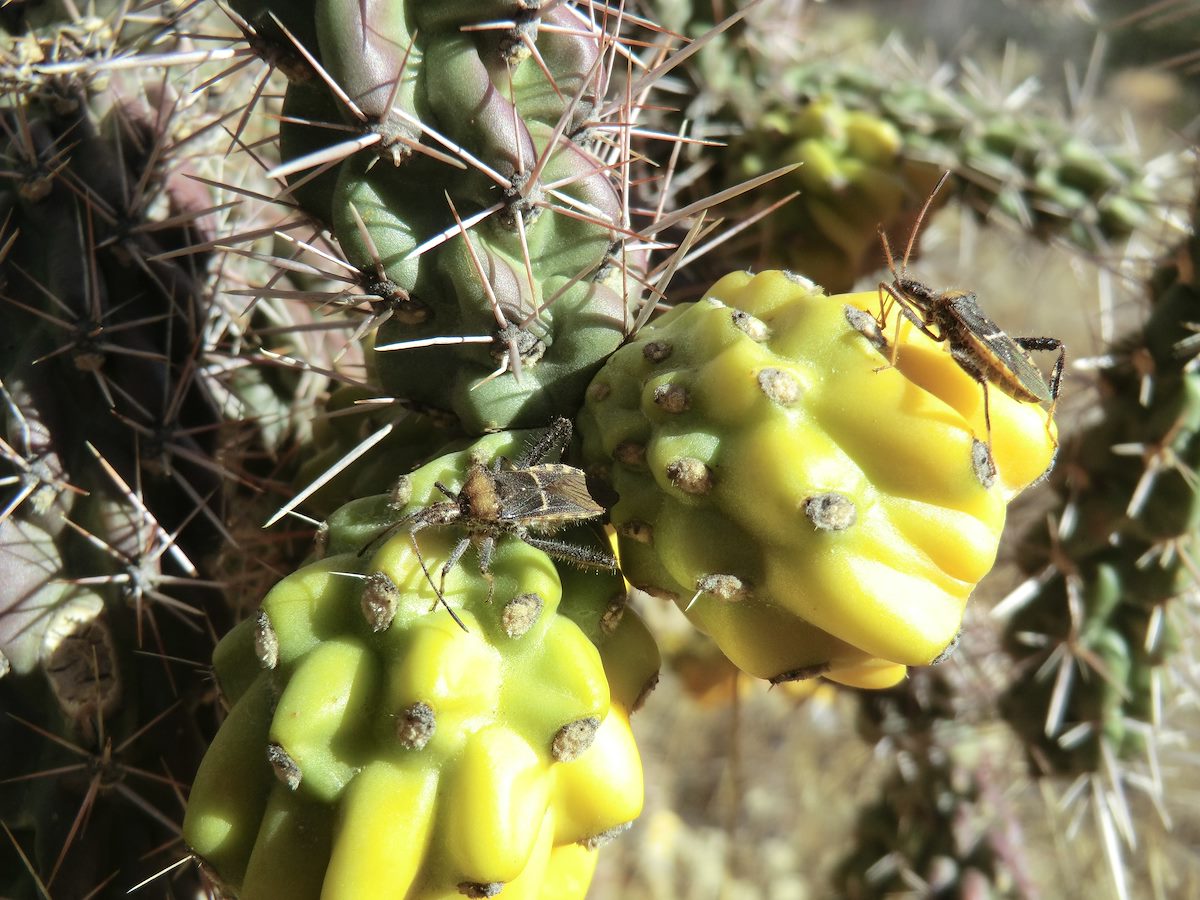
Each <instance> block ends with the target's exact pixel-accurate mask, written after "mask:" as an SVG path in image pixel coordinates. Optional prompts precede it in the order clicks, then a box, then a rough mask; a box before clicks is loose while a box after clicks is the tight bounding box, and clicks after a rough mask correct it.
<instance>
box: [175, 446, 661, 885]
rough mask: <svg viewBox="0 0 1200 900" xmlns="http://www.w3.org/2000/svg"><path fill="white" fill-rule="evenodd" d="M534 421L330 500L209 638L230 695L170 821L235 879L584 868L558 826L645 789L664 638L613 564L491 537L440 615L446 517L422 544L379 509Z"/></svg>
mask: <svg viewBox="0 0 1200 900" xmlns="http://www.w3.org/2000/svg"><path fill="white" fill-rule="evenodd" d="M528 438H529V435H521V434H498V435H493V436H489V437H488V438H485V439H483V440H482V441H480V442H479V443H477V444H476V445H475V446H474V447H472V448H471V449H469V450H464V451H461V452H458V453H454V454H450V455H447V456H442V457H439V458H438V459H436V460H434V461H432V462H430V463H428V464H426V465H425V466H422V467H421V468H420V469H418V470H416V471H415V472H413V473H412V474H411V475H409V476H406V477H405V478H404V479H403V481H404V486H403V490H401V491H393V492H392V493H391V494H389V495H382V496H376V497H369V498H365V499H362V500H357V501H353V502H351V503H349V504H347V505H346V506H343V507H342V508H341V509H339V510H338V511H337V512H335V513H334V514H333V515H332V516H330V518H329V520H328V531H327V543H326V544H325V547H324V555H323V556H321V558H319V559H315V560H313V561H312V562H310V563H309V564H308V565H306V566H305V567H303V568H301V569H300V570H298V571H297V572H295V573H293V574H292V575H289V576H287V577H286V578H284V579H283V581H281V582H280V583H279V584H278V585H276V587H275V588H274V589H272V590H271V592H270V593H269V594H268V595H267V597H266V598H265V599H264V601H263V605H262V610H261V612H260V613H259V615H258V616H257V617H256V618H255V619H253V620H250V621H249V622H247V623H242V625H240V626H238V628H236V629H234V631H232V632H231V633H230V634H229V636H227V637H226V639H225V640H224V641H222V643H221V645H220V646H219V647H218V650H217V653H216V655H215V656H214V664H215V667H216V672H217V676H218V680H219V683H220V684H221V687H222V690H223V692H224V693H225V695H226V698H227V699H228V700H229V702H231V703H232V704H233V708H232V711H231V714H230V717H229V719H228V720H227V721H226V723H225V725H224V726H223V727H222V729H221V731H220V732H219V734H218V736H217V739H216V741H215V742H214V744H213V749H212V751H211V752H210V755H209V756H208V757H206V758H205V761H204V763H203V764H202V766H201V768H200V771H199V773H198V774H197V777H196V781H195V786H194V788H193V792H192V795H191V799H190V801H189V804H188V812H187V817H186V819H185V823H184V837H185V840H186V841H187V842H188V844H189V845H190V846H191V847H192V849H193V850H194V851H195V852H196V853H197V854H198V856H199V857H200V858H201V859H203V860H204V861H205V865H206V866H207V867H208V868H209V869H211V870H212V871H213V872H214V873H215V877H216V878H217V879H218V880H219V881H220V882H221V883H223V884H225V885H227V886H228V887H230V888H231V889H232V890H234V891H236V892H237V894H238V896H240V897H242V898H246V900H252V898H254V897H268V896H269V897H274V896H280V895H281V894H280V891H281V890H282V891H285V892H287V895H288V896H295V897H305V896H313V897H316V896H322V897H365V896H394V897H401V896H403V897H414V898H415V897H433V896H437V897H442V896H453V895H455V894H456V892H461V893H464V894H466V895H467V896H492V894H493V893H494V892H495V891H496V890H499V888H500V887H501V886H503V887H504V892H505V896H508V895H509V893H510V892H511V893H512V895H513V896H529V897H538V896H550V895H549V894H547V893H545V890H546V889H545V887H544V885H545V884H551V883H554V884H568V885H569V884H576V885H579V884H580V883H582V888H580V890H584V889H586V882H587V877H585V875H586V873H588V872H590V868H591V866H592V865H594V853H592V852H591V851H587V852H582V851H580V850H572V849H570V847H569V846H568V845H573V844H577V843H579V842H585V843H588V842H595V841H596V840H597V839H600V838H602V837H603V836H604V835H606V834H608V833H609V832H611V831H612V830H613V829H615V828H617V827H618V826H621V825H623V824H626V823H628V822H629V821H630V820H631V819H632V818H634V817H636V815H637V814H638V812H639V811H640V806H641V791H642V788H641V769H640V764H639V762H638V758H637V752H636V748H635V746H634V744H633V739H632V735H631V733H630V732H629V728H628V719H627V717H628V713H629V711H630V709H631V708H632V707H633V706H634V704H635V703H636V702H637V700H638V698H639V697H640V696H641V695H642V693H643V692H644V691H645V690H646V688H647V686H648V685H649V684H650V683H651V682H652V680H653V677H654V673H655V672H656V670H657V664H658V658H657V653H656V651H655V649H654V644H653V641H652V640H651V639H650V637H649V634H648V632H646V630H645V628H644V626H642V625H641V623H640V622H639V621H638V620H637V617H636V616H635V615H634V614H633V613H632V612H631V611H628V610H625V608H624V603H623V600H624V593H623V585H622V583H621V580H620V578H619V577H618V576H615V575H595V574H581V573H576V572H571V573H568V574H567V575H566V576H560V574H559V572H558V571H557V569H556V568H555V566H554V564H553V563H552V561H551V560H550V559H549V558H548V557H547V556H546V555H545V554H544V553H543V552H541V551H540V550H538V549H536V548H534V547H533V546H531V545H529V544H526V543H523V542H522V541H520V540H518V539H516V538H515V537H501V538H500V539H499V540H498V541H497V544H496V547H495V551H494V554H493V556H492V558H491V561H490V563H491V564H490V574H489V576H488V577H485V574H484V573H483V572H482V571H481V570H480V568H479V565H480V564H479V563H478V562H477V561H476V560H475V559H474V556H473V554H470V553H468V554H467V555H466V556H465V557H463V558H462V559H460V560H458V562H457V563H455V564H453V565H452V566H451V567H450V569H449V570H448V571H447V572H446V577H445V583H444V590H443V591H442V595H443V596H444V603H445V604H448V606H449V608H450V609H453V610H454V617H452V616H451V615H450V614H449V613H448V610H447V608H446V606H445V605H443V603H441V602H439V598H438V593H437V592H436V591H435V589H434V587H433V585H434V584H435V583H439V582H440V581H441V577H440V574H439V573H440V571H441V568H442V565H443V563H444V561H445V560H447V559H448V558H449V554H450V553H451V551H452V550H453V549H454V548H455V546H456V545H457V544H458V541H459V529H458V528H457V527H455V526H451V525H447V526H442V527H430V528H423V529H421V530H420V531H419V533H418V534H416V535H414V537H415V538H416V540H417V541H418V542H419V547H420V557H418V556H417V554H416V553H414V549H413V545H412V542H411V540H410V536H409V534H408V531H407V529H406V528H401V529H400V530H395V529H392V528H391V526H392V524H393V523H395V522H397V521H398V520H399V519H402V518H403V517H404V516H406V515H410V514H413V513H416V512H418V511H420V510H422V509H424V508H426V507H427V506H429V505H430V504H431V503H433V502H437V501H438V500H439V499H440V498H441V494H440V492H439V490H438V484H439V483H440V484H443V485H448V486H456V485H459V484H461V483H462V482H463V480H464V477H465V475H466V473H467V471H468V468H469V467H470V465H471V464H472V461H474V460H477V459H480V458H483V459H489V458H492V457H496V456H498V455H501V454H512V455H515V453H514V451H518V450H519V449H520V447H521V443H522V441H524V440H527V439H528ZM401 495H402V496H401ZM405 498H406V499H405ZM383 533H386V538H384V536H383ZM583 537H584V538H589V536H588V535H586V534H585V535H584V536H583ZM581 539H583V538H581ZM589 539H591V540H595V537H594V536H590V538H589ZM423 569H427V570H428V572H429V573H430V574H428V575H427V574H426V572H425V571H424V570H423ZM455 617H457V620H458V621H456V618H455ZM459 621H461V623H462V625H461V627H460V625H459V624H458V622H459ZM610 683H611V686H612V687H611V689H610ZM231 777H232V778H236V779H238V780H239V783H241V782H242V781H244V782H245V786H244V788H243V789H241V790H238V791H236V792H230V791H229V790H228V784H227V781H228V779H229V778H231ZM589 846H590V844H589ZM585 850H586V848H585ZM564 896H582V893H580V892H576V893H575V894H573V895H570V894H568V895H564Z"/></svg>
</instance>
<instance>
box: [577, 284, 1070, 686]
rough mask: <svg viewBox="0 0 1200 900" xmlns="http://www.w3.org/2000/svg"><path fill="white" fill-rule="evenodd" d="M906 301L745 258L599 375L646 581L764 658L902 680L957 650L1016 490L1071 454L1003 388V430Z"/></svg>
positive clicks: (743, 663)
mask: <svg viewBox="0 0 1200 900" xmlns="http://www.w3.org/2000/svg"><path fill="white" fill-rule="evenodd" d="M884 306H886V307H887V317H886V321H883V322H882V323H881V321H880V319H881V317H882V316H883V310H882V307H884ZM897 316H898V304H895V303H889V304H882V303H881V297H880V294H879V292H877V291H869V292H865V293H859V294H847V295H839V296H834V297H830V296H827V295H826V294H825V293H824V292H823V291H822V290H821V289H820V288H818V287H816V286H814V285H813V284H812V283H811V282H809V281H807V280H806V279H803V278H800V277H798V276H794V275H791V274H790V273H785V272H763V273H761V274H758V275H752V274H750V273H746V272H737V273H734V274H732V275H728V276H726V277H725V278H723V279H721V280H720V281H719V282H718V283H717V284H715V285H714V286H713V287H712V288H711V289H710V290H709V291H708V293H707V294H706V296H705V297H704V298H703V299H702V300H700V301H699V302H697V303H688V304H681V305H679V306H677V307H675V308H674V309H673V310H671V311H670V312H668V313H667V314H665V315H663V316H662V317H661V318H659V319H658V320H656V321H655V322H654V323H652V324H651V325H650V326H649V327H647V328H645V329H643V330H642V332H640V333H639V334H638V336H637V338H636V339H635V340H634V341H631V342H630V343H629V344H627V345H626V346H625V347H623V348H622V349H621V350H620V351H618V352H617V353H616V354H614V356H613V357H612V358H611V359H610V360H609V361H608V363H607V364H606V365H605V367H604V368H603V369H602V370H601V372H600V373H599V374H598V375H597V376H596V378H595V380H594V381H593V382H592V385H591V387H590V388H589V391H588V400H587V405H586V406H585V409H584V411H583V413H582V415H581V417H580V430H581V432H582V434H583V436H584V453H585V457H586V459H587V462H588V465H589V468H590V471H591V473H592V474H594V475H595V476H596V477H597V478H599V479H601V480H606V481H607V482H608V483H609V484H610V485H611V486H612V488H613V489H614V490H615V492H616V494H617V496H618V498H619V499H618V500H617V501H616V503H615V505H614V506H613V508H612V521H613V525H614V526H615V528H616V530H617V533H618V535H619V537H620V547H621V561H622V567H623V569H624V571H625V574H626V577H628V578H629V580H630V582H631V583H633V584H634V585H635V586H637V587H639V588H641V589H643V590H645V591H647V592H649V593H652V594H657V595H659V596H665V597H668V598H670V599H672V600H674V601H675V602H676V603H678V604H679V605H680V607H681V608H684V609H685V610H686V612H687V614H688V617H689V618H690V619H691V620H692V621H693V622H694V623H695V624H696V625H698V626H699V627H700V628H701V629H702V630H703V631H705V632H707V633H708V634H710V635H711V636H713V638H714V639H715V640H716V641H717V643H718V645H719V646H720V647H721V649H722V651H723V652H724V653H725V654H726V655H727V656H728V657H729V658H730V659H731V660H733V661H734V662H735V663H736V664H737V665H738V666H739V667H740V668H742V669H744V670H745V671H747V672H750V673H751V674H754V675H757V676H759V677H763V678H768V679H771V680H772V681H775V682H780V681H787V680H793V679H801V678H806V677H812V676H814V675H820V674H824V675H828V676H829V677H831V678H832V679H834V680H839V681H842V682H844V683H847V684H853V685H858V686H864V687H885V686H888V685H890V684H894V683H895V682H896V681H898V680H899V679H900V678H902V677H903V671H904V670H903V667H904V666H909V665H927V664H929V663H931V662H933V661H935V660H936V659H938V658H939V657H940V656H941V655H942V654H943V653H944V652H945V651H946V650H947V648H949V647H950V646H951V645H952V643H953V641H954V640H955V637H956V635H957V633H958V630H959V627H960V624H961V619H962V613H963V608H964V606H965V604H966V601H967V598H968V597H969V596H970V594H971V591H972V590H973V589H974V587H975V585H976V584H977V583H978V582H979V580H980V579H981V578H982V577H983V576H984V575H985V574H987V572H988V570H989V569H990V568H991V566H992V564H993V562H994V560H995V556H996V549H997V545H998V542H999V539H1000V533H1001V530H1002V529H1003V526H1004V518H1005V507H1006V504H1007V503H1008V501H1009V500H1011V499H1012V497H1013V496H1014V495H1015V494H1016V493H1017V492H1019V491H1020V490H1022V489H1023V488H1024V487H1025V486H1026V485H1028V484H1029V483H1030V482H1032V481H1034V480H1036V479H1037V478H1039V477H1040V476H1041V475H1042V474H1043V473H1044V472H1045V471H1046V470H1047V468H1048V467H1049V466H1050V464H1051V462H1052V461H1053V458H1054V453H1055V450H1056V447H1057V441H1056V437H1055V432H1054V427H1053V423H1052V422H1051V421H1050V417H1049V414H1048V412H1047V411H1046V410H1045V409H1044V408H1042V407H1041V406H1039V405H1037V404H1034V403H1027V402H1021V401H1018V400H1015V399H1013V398H1012V397H1010V396H1008V395H1007V394H1006V393H1005V392H1004V391H1003V390H1001V389H1000V388H999V387H997V386H996V385H995V384H993V385H990V386H989V387H988V388H987V390H988V400H989V401H990V418H991V430H990V435H989V432H988V429H987V428H986V427H985V422H984V388H983V386H981V384H980V383H979V382H978V381H977V380H975V379H974V378H973V377H972V376H971V375H970V374H968V373H967V371H965V370H964V369H963V367H962V366H961V365H960V364H959V362H958V361H956V359H955V357H954V356H952V355H951V353H950V349H951V348H950V346H948V343H947V342H939V341H936V340H933V339H931V338H930V337H928V336H927V335H925V334H923V333H921V331H920V330H918V329H917V328H915V327H913V326H912V324H911V323H910V322H909V321H908V320H907V319H905V320H903V321H901V322H899V323H897ZM897 342H898V343H897ZM893 359H894V363H895V364H894V365H893V364H892V361H893ZM989 437H990V443H991V455H990V456H989V453H988V440H989ZM993 461H994V464H993Z"/></svg>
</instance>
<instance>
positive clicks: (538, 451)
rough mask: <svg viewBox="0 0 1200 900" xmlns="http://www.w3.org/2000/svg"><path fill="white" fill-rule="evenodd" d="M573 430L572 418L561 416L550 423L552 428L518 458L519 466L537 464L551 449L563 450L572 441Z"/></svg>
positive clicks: (526, 466)
mask: <svg viewBox="0 0 1200 900" xmlns="http://www.w3.org/2000/svg"><path fill="white" fill-rule="evenodd" d="M572 431H573V429H572V427H571V420H570V419H567V418H564V417H562V416H559V417H558V418H557V419H555V420H554V421H553V422H552V423H551V424H550V430H549V431H547V432H546V433H545V434H544V435H543V436H542V437H541V439H540V440H538V442H537V443H536V444H534V445H533V446H532V447H530V448H529V449H528V450H526V451H525V453H523V454H522V455H521V456H520V457H518V458H517V463H516V466H517V468H518V469H525V468H528V467H529V466H536V465H537V464H538V463H540V462H541V461H542V460H543V459H545V458H546V455H547V454H548V453H550V451H552V450H555V449H558V450H559V451H562V450H563V449H565V448H566V446H567V444H568V443H570V441H571V434H572Z"/></svg>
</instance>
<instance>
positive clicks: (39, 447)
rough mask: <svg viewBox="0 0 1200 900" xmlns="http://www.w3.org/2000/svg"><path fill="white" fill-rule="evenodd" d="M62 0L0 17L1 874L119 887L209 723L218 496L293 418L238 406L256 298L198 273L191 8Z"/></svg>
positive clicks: (207, 259)
mask: <svg viewBox="0 0 1200 900" xmlns="http://www.w3.org/2000/svg"><path fill="white" fill-rule="evenodd" d="M75 10H76V7H75V5H74V4H69V3H68V4H29V5H28V6H26V5H18V4H14V5H13V6H12V7H6V9H5V10H4V13H3V16H2V18H0V24H2V25H3V27H4V28H5V32H4V35H3V38H2V39H0V83H3V84H4V86H5V90H4V101H3V103H2V104H0V125H2V127H3V138H2V146H0V175H2V177H3V181H2V183H0V335H2V337H0V425H2V426H3V428H2V433H0V437H2V438H3V441H2V443H0V492H2V493H0V571H2V572H3V573H4V574H3V578H0V580H2V581H3V597H2V601H3V602H2V604H0V606H2V609H3V612H2V614H0V698H2V701H0V705H3V706H4V708H5V711H6V715H5V717H4V720H3V722H0V732H2V737H0V747H2V749H0V769H3V771H4V773H5V776H6V783H5V784H3V785H0V815H2V817H3V819H4V822H5V825H6V826H7V828H8V835H6V837H5V839H4V841H3V842H0V843H2V846H0V858H3V860H4V863H3V865H2V866H0V868H2V869H3V871H4V873H5V876H4V879H3V881H2V883H0V892H3V893H5V894H6V895H9V894H11V895H13V896H18V897H21V896H27V895H28V896H33V895H34V894H35V893H36V892H39V891H40V892H41V893H43V894H45V893H46V892H50V893H52V894H54V895H56V896H57V895H78V896H83V895H86V894H89V892H92V891H94V890H96V889H98V887H99V886H100V885H102V884H106V883H110V882H112V881H113V880H114V879H115V880H116V882H117V883H119V884H121V886H122V888H129V887H132V885H133V884H134V883H135V882H136V880H137V878H138V877H140V875H146V874H149V873H150V872H153V871H154V869H155V868H157V867H158V866H159V865H160V864H162V862H163V861H164V860H166V859H169V858H170V851H167V852H166V853H164V852H163V849H164V848H166V847H168V846H169V844H170V842H171V839H172V836H173V835H174V834H177V831H178V820H179V819H180V817H181V815H182V807H181V804H180V796H181V792H182V791H183V790H184V789H185V787H186V783H187V779H188V777H189V776H190V773H191V771H192V770H193V769H194V767H195V765H196V764H197V762H198V760H199V757H200V754H201V753H202V751H203V749H204V745H205V743H206V741H207V737H208V735H207V734H206V733H205V731H206V730H207V729H208V728H211V727H212V725H213V722H212V715H213V712H212V709H211V701H212V697H213V694H212V691H211V685H209V684H206V683H205V682H204V681H203V680H202V679H199V678H195V677H193V675H192V670H191V668H190V667H189V665H188V664H189V663H202V662H203V661H204V660H205V659H206V657H207V656H208V655H209V653H210V652H211V647H212V644H213V638H212V631H213V629H219V628H223V627H224V623H225V622H226V621H227V615H226V614H225V613H224V605H223V604H222V603H221V602H220V598H221V590H222V588H223V587H224V584H223V583H222V581H221V579H220V578H219V577H218V576H217V575H216V574H215V572H216V567H215V566H214V559H215V558H216V556H217V554H218V552H219V550H220V549H221V548H225V549H229V548H231V547H232V546H233V543H234V539H233V536H232V534H231V531H230V529H231V528H232V527H233V526H232V524H231V523H232V522H233V518H234V517H232V516H231V515H229V514H228V510H227V509H226V505H225V504H226V500H227V497H228V495H229V493H230V492H231V491H232V490H234V486H235V485H236V486H238V488H237V489H239V490H244V489H247V488H248V486H249V485H250V484H251V483H253V482H256V481H258V480H260V479H259V478H258V477H256V476H255V475H254V474H253V473H252V472H250V471H248V470H247V469H246V465H248V464H249V465H251V466H258V468H259V471H260V473H262V472H266V471H268V467H269V465H270V464H269V462H265V463H263V464H258V463H255V462H253V461H251V460H250V458H249V457H248V456H247V455H246V452H247V450H248V449H255V451H256V452H257V453H258V454H260V455H261V454H263V453H264V451H268V450H269V449H278V447H279V446H280V445H281V444H282V443H284V442H285V441H284V439H283V438H282V437H281V436H279V437H278V440H274V439H271V438H269V437H268V436H267V429H266V428H265V427H264V428H260V427H259V426H260V425H267V424H270V423H268V419H269V417H270V413H271V411H267V410H264V411H263V415H262V416H260V417H258V418H256V417H248V416H246V415H245V405H244V404H245V401H247V400H250V402H254V401H253V400H251V398H252V397H253V396H254V393H253V389H254V387H255V384H254V383H252V382H254V381H255V380H254V379H250V380H248V379H246V378H245V377H244V375H243V374H241V373H240V372H238V367H236V366H230V365H228V363H229V362H230V361H231V360H232V359H233V358H234V351H233V347H234V344H235V343H236V342H237V341H238V340H240V339H241V338H242V337H243V336H244V333H245V325H246V323H245V322H243V321H239V320H238V319H237V318H236V317H235V316H232V315H230V314H229V312H228V309H227V307H225V306H224V305H223V304H221V303H220V302H215V301H216V300H217V298H216V296H215V294H214V290H213V286H214V284H213V281H212V279H211V278H210V277H209V269H210V266H211V265H212V264H213V262H214V255H213V253H212V252H211V250H212V247H211V245H210V244H208V243H207V241H208V240H209V239H211V237H212V233H211V229H212V228H213V227H214V222H215V221H217V220H219V219H225V218H227V217H229V216H230V215H231V210H230V208H229V207H228V206H217V207H214V206H213V201H212V200H211V197H210V193H211V191H210V188H209V187H208V185H207V184H205V181H206V180H207V179H211V178H212V177H213V176H214V174H215V173H216V170H217V169H219V167H220V162H219V160H220V149H221V146H220V145H221V143H222V142H220V141H218V140H217V137H218V136H219V135H220V134H221V131H220V126H221V124H222V122H224V121H225V120H226V119H227V118H228V113H226V112H224V111H223V110H221V109H220V108H218V105H217V104H218V100H219V98H218V97H217V95H216V94H214V93H209V92H204V91H200V92H196V93H192V92H191V88H192V87H193V86H195V85H197V84H199V83H200V82H201V81H202V80H203V78H204V76H203V75H202V74H200V72H199V71H197V70H196V66H197V65H198V64H200V63H203V62H204V60H205V59H206V56H207V54H206V53H205V52H204V51H198V50H196V49H195V47H194V45H192V44H190V43H189V39H188V37H186V35H194V34H199V33H203V31H204V29H205V20H204V15H203V14H204V12H205V10H203V9H198V8H197V7H196V5H195V4H191V5H189V6H187V7H186V8H179V9H173V10H169V11H164V12H163V13H162V15H161V16H155V15H151V14H149V13H148V12H146V11H142V12H141V13H139V14H134V13H133V12H132V11H131V10H130V9H129V4H123V3H104V4H96V5H95V6H94V7H93V6H92V5H89V6H88V8H87V9H86V10H84V15H81V16H79V17H76V11H75ZM164 71H166V72H170V73H181V72H182V73H185V75H184V77H182V78H179V79H176V78H172V77H164V76H163V73H164ZM231 176H233V171H232V170H231V171H229V172H227V173H226V177H231ZM235 372H238V375H237V376H235V375H234V373H235ZM287 390H288V391H289V393H290V392H291V391H292V390H294V388H288V389H287ZM260 393H261V392H260ZM291 402H293V401H291V400H289V403H291ZM232 505H237V504H232ZM259 564H260V565H261V558H260V560H259ZM210 618H211V622H210V621H209V619H210ZM10 863H11V864H10Z"/></svg>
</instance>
